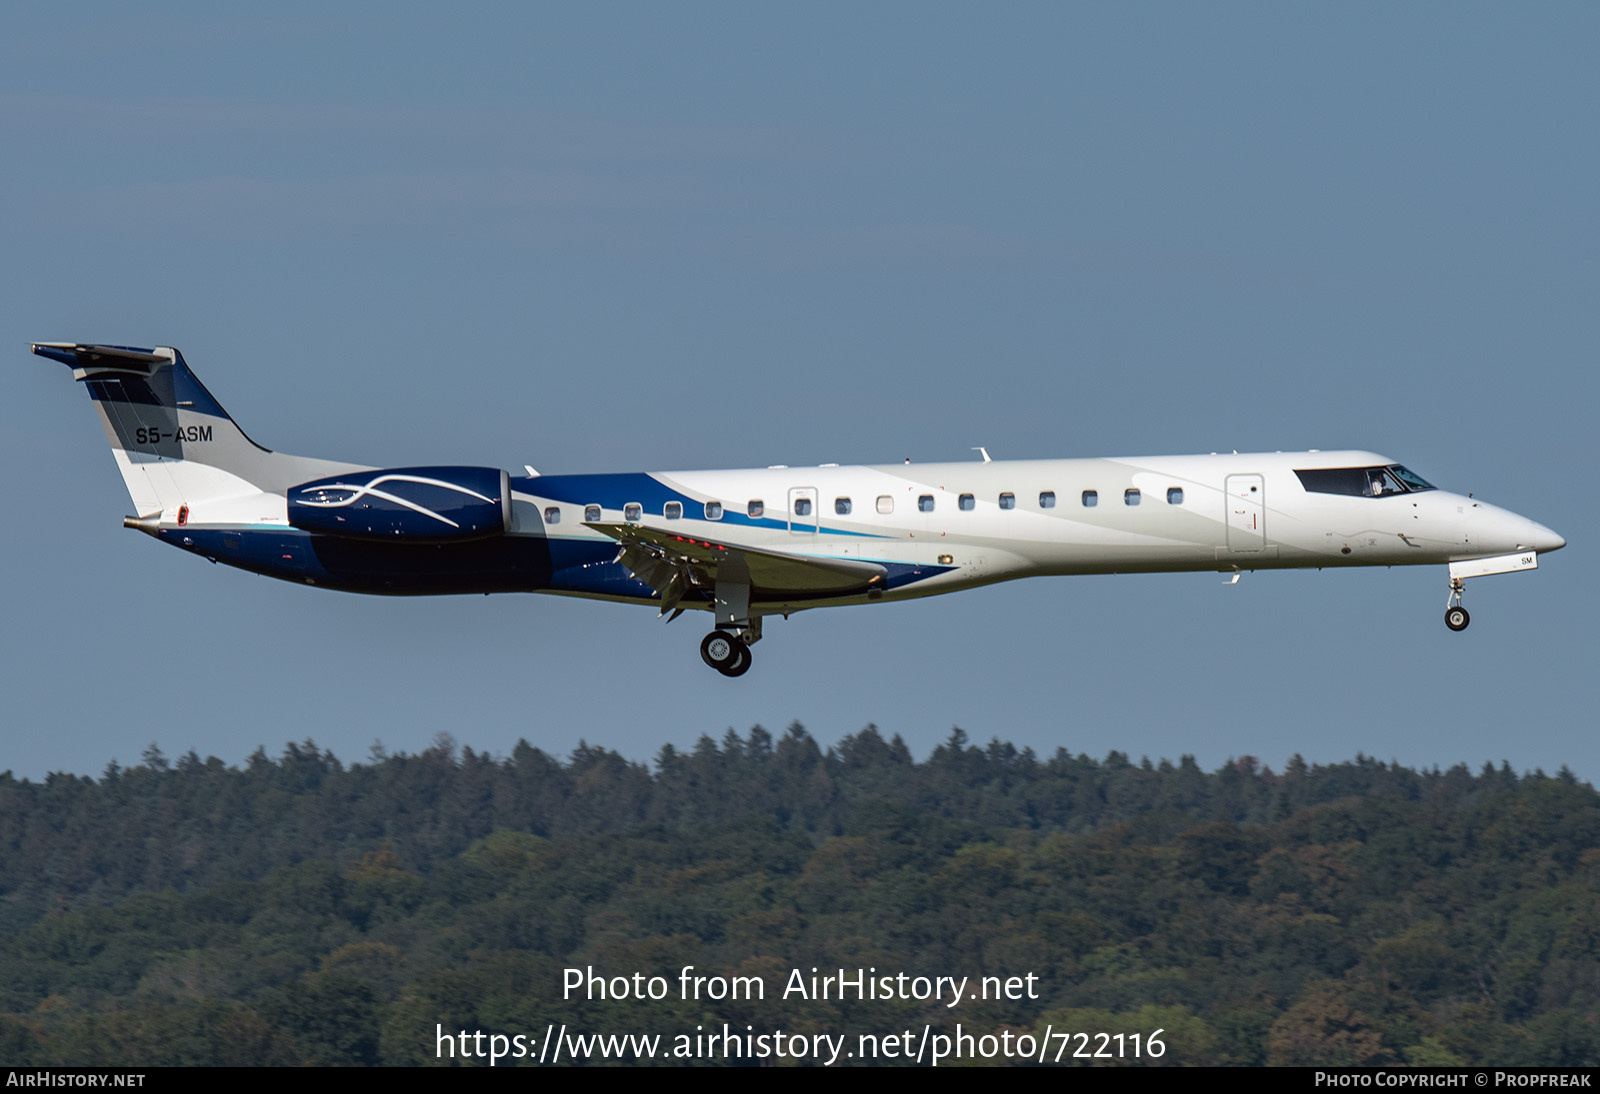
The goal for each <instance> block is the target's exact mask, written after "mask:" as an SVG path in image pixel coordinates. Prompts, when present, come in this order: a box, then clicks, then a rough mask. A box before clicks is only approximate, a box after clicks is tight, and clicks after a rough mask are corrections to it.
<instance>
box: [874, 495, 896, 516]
mask: <svg viewBox="0 0 1600 1094" xmlns="http://www.w3.org/2000/svg"><path fill="white" fill-rule="evenodd" d="M878 512H880V513H882V514H883V515H884V516H888V515H889V514H890V513H892V512H894V498H892V497H890V496H889V495H888V494H879V495H878Z"/></svg>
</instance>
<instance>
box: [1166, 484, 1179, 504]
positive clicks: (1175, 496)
mask: <svg viewBox="0 0 1600 1094" xmlns="http://www.w3.org/2000/svg"><path fill="white" fill-rule="evenodd" d="M1167 504H1168V505H1182V504H1183V487H1181V486H1169V487H1167Z"/></svg>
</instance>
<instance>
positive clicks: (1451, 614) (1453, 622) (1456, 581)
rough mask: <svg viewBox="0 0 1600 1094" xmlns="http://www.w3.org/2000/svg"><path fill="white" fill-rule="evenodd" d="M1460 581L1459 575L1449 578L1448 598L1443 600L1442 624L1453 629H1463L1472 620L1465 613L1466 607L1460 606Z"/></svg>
mask: <svg viewBox="0 0 1600 1094" xmlns="http://www.w3.org/2000/svg"><path fill="white" fill-rule="evenodd" d="M1461 593H1462V581H1461V579H1460V578H1459V577H1453V578H1451V579H1450V599H1449V600H1447V601H1445V609H1444V625H1445V626H1447V627H1449V628H1450V629H1451V630H1453V631H1464V630H1466V629H1467V624H1468V623H1471V622H1472V616H1470V615H1468V614H1467V609H1465V608H1463V607H1462V606H1461Z"/></svg>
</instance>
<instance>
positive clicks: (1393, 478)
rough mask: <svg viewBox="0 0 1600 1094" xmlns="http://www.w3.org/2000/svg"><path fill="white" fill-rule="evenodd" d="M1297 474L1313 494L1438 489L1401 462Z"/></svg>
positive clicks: (1381, 493) (1374, 494) (1378, 494)
mask: <svg viewBox="0 0 1600 1094" xmlns="http://www.w3.org/2000/svg"><path fill="white" fill-rule="evenodd" d="M1295 474H1296V475H1297V476H1299V478H1300V485H1301V486H1304V487H1305V488H1306V490H1307V491H1308V492H1310V493H1313V494H1349V495H1351V496H1352V497H1362V498H1383V497H1388V496H1389V495H1390V494H1414V493H1417V492H1418V491H1422V490H1433V489H1435V487H1434V485H1433V484H1432V483H1431V482H1429V481H1428V480H1427V479H1424V478H1423V477H1422V476H1421V475H1418V474H1417V473H1416V472H1414V471H1410V470H1408V469H1407V468H1404V467H1401V466H1400V465H1399V464H1397V463H1394V464H1389V465H1388V466H1387V467H1324V468H1317V469H1315V470H1311V471H1296V472H1295Z"/></svg>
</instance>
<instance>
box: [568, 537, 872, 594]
mask: <svg viewBox="0 0 1600 1094" xmlns="http://www.w3.org/2000/svg"><path fill="white" fill-rule="evenodd" d="M585 527H588V528H593V529H594V530H595V531H597V532H603V533H604V534H606V535H608V536H610V537H611V538H612V539H614V540H616V541H617V543H618V544H620V545H621V549H620V550H619V551H618V552H617V561H618V562H620V563H622V564H623V565H624V566H626V567H627V568H628V570H629V572H631V573H632V574H633V576H635V577H637V578H638V579H639V580H640V581H643V582H644V583H645V584H647V585H649V586H650V587H651V588H652V589H654V590H655V591H656V592H658V593H660V594H661V614H662V615H665V614H666V613H667V612H669V611H671V610H672V609H674V608H675V607H677V606H678V602H679V601H680V600H682V599H683V598H684V596H685V595H687V594H688V593H689V592H690V591H691V590H706V591H708V592H709V591H711V590H714V589H715V588H716V585H717V582H718V581H719V580H721V581H731V582H736V583H740V584H746V585H749V586H750V599H751V600H781V599H784V598H786V597H797V598H805V597H816V596H840V595H844V594H848V593H856V592H861V593H864V592H868V591H870V590H872V589H874V588H883V587H884V585H885V583H886V582H887V581H888V576H889V573H888V571H887V570H886V569H885V568H884V567H882V566H879V565H878V564H877V563H875V562H861V561H858V560H856V559H844V558H818V557H816V556H814V555H794V554H787V553H785V552H783V551H771V550H767V549H765V548H757V547H746V546H743V545H741V544H737V543H722V542H718V541H717V540H711V539H700V538H698V537H695V536H681V535H678V534H677V533H675V532H664V531H661V530H660V529H658V528H645V527H643V526H641V525H638V524H600V523H586V524H585Z"/></svg>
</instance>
